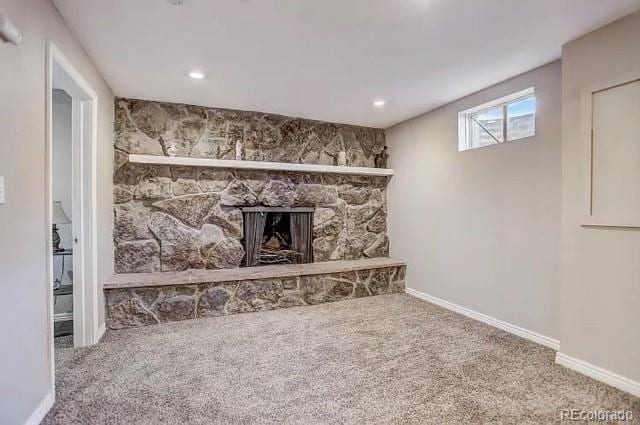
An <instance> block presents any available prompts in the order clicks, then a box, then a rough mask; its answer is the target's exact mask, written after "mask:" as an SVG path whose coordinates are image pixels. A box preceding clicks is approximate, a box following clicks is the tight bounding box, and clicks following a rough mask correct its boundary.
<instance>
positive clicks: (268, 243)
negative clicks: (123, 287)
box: [114, 99, 388, 273]
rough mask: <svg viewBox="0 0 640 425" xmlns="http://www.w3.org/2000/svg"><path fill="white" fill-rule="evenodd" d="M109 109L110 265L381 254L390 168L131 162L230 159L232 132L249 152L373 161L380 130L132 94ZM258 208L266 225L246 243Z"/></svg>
mask: <svg viewBox="0 0 640 425" xmlns="http://www.w3.org/2000/svg"><path fill="white" fill-rule="evenodd" d="M115 116H116V120H115V123H116V126H115V128H116V134H115V168H114V204H115V205H114V248H115V250H114V251H115V252H114V257H115V272H116V273H154V272H174V271H182V270H204V269H208V270H213V269H234V268H238V267H242V266H247V265H248V264H253V265H259V264H287V263H291V264H297V263H309V262H314V263H317V262H326V261H332V260H360V259H365V258H375V257H386V256H388V238H387V208H386V207H387V200H386V190H387V183H388V180H387V178H386V177H381V176H361V175H346V174H345V175H343V174H323V173H315V172H306V173H301V172H290V171H264V170H242V169H209V168H206V167H195V166H188V167H187V166H165V165H145V164H136V163H132V162H129V161H128V155H129V154H146V155H155V156H159V157H162V156H177V157H185V158H186V157H193V158H196V157H197V158H215V159H233V158H234V157H235V146H236V142H237V141H238V140H239V141H241V142H242V146H243V159H245V160H251V161H269V162H284V163H300V164H323V165H331V164H335V155H337V153H338V152H340V151H346V153H347V163H348V165H349V166H354V167H356V166H357V167H373V165H374V155H375V154H376V153H377V152H379V151H380V150H381V149H382V147H383V146H384V130H380V129H372V128H364V127H356V126H349V125H344V124H333V123H324V122H319V121H310V120H304V119H300V118H291V117H283V116H278V115H269V114H263V113H258V112H242V111H231V110H224V109H215V108H203V107H198V106H191V105H177V104H168V103H159V102H151V101H142V100H132V99H118V100H117V102H116V109H115ZM255 213H258V214H259V213H262V214H264V217H263V218H264V226H265V229H264V230H262V229H256V230H260V232H258V233H259V234H257V235H256V234H253V235H251V238H256V237H257V240H258V241H259V242H260V246H259V247H257V252H256V244H253V245H252V247H251V248H250V249H253V250H254V251H253V252H248V251H247V244H246V243H247V235H248V234H249V231H248V230H247V229H249V230H250V229H251V228H249V227H247V221H248V217H253V216H252V215H253V214H255ZM249 220H251V218H249ZM276 222H277V223H276ZM309 223H310V224H309ZM273 225H275V226H276V229H275V231H274V229H273ZM293 225H295V226H302V227H303V228H304V229H303V230H304V237H301V238H297V236H298V234H296V233H294V232H292V231H291V228H292V226H293ZM269 226H271V227H269ZM309 228H311V230H309ZM300 231H302V230H300ZM309 231H311V235H309ZM245 233H246V234H245ZM300 241H304V243H302V242H300ZM309 245H310V246H309ZM269 251H271V252H269ZM261 253H262V255H261ZM247 260H249V261H247Z"/></svg>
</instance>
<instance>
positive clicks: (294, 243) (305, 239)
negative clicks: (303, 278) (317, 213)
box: [242, 207, 313, 267]
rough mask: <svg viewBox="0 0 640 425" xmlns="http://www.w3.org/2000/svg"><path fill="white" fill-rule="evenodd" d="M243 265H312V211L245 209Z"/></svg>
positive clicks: (302, 209) (279, 208) (264, 208)
mask: <svg viewBox="0 0 640 425" xmlns="http://www.w3.org/2000/svg"><path fill="white" fill-rule="evenodd" d="M242 218H243V221H244V239H243V244H244V248H245V252H246V255H245V258H244V264H243V265H244V266H245V267H252V266H260V265H267V264H304V263H312V262H313V208H283V207H246V208H242Z"/></svg>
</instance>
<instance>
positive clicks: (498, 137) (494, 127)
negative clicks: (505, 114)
mask: <svg viewBox="0 0 640 425" xmlns="http://www.w3.org/2000/svg"><path fill="white" fill-rule="evenodd" d="M469 127H470V132H469V135H470V141H471V146H470V147H472V148H479V147H481V146H487V145H495V144H496V143H502V142H503V141H504V140H503V138H502V107H501V106H499V107H497V108H491V109H486V110H484V111H480V112H478V113H475V114H472V115H470V116H469Z"/></svg>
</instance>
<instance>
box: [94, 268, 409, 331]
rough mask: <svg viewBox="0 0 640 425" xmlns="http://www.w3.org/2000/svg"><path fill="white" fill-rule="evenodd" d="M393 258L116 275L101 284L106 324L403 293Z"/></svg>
mask: <svg viewBox="0 0 640 425" xmlns="http://www.w3.org/2000/svg"><path fill="white" fill-rule="evenodd" d="M405 269H406V264H405V263H404V261H401V260H397V259H394V258H367V259H362V260H341V261H328V262H322V263H311V264H284V265H282V264H281V265H273V266H260V267H244V268H237V269H221V270H188V271H179V272H158V273H131V274H117V275H115V276H113V277H112V278H110V279H109V280H108V281H107V282H105V284H104V293H105V300H106V314H107V326H108V327H109V328H110V329H123V328H131V327H137V326H145V325H152V324H158V323H163V322H172V321H178V320H186V319H195V318H199V317H212V316H223V315H227V314H234V313H244V312H252V311H261V310H273V309H276V308H287V307H297V306H305V305H314V304H322V303H327V302H333V301H340V300H345V299H350V298H359V297H367V296H372V295H381V294H389V293H400V292H404V276H405Z"/></svg>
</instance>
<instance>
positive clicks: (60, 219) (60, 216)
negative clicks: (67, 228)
mask: <svg viewBox="0 0 640 425" xmlns="http://www.w3.org/2000/svg"><path fill="white" fill-rule="evenodd" d="M69 223H71V219H70V218H69V217H68V216H67V214H66V213H65V212H64V210H63V209H62V202H60V201H53V251H54V252H60V251H64V248H60V235H59V234H58V224H69Z"/></svg>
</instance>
